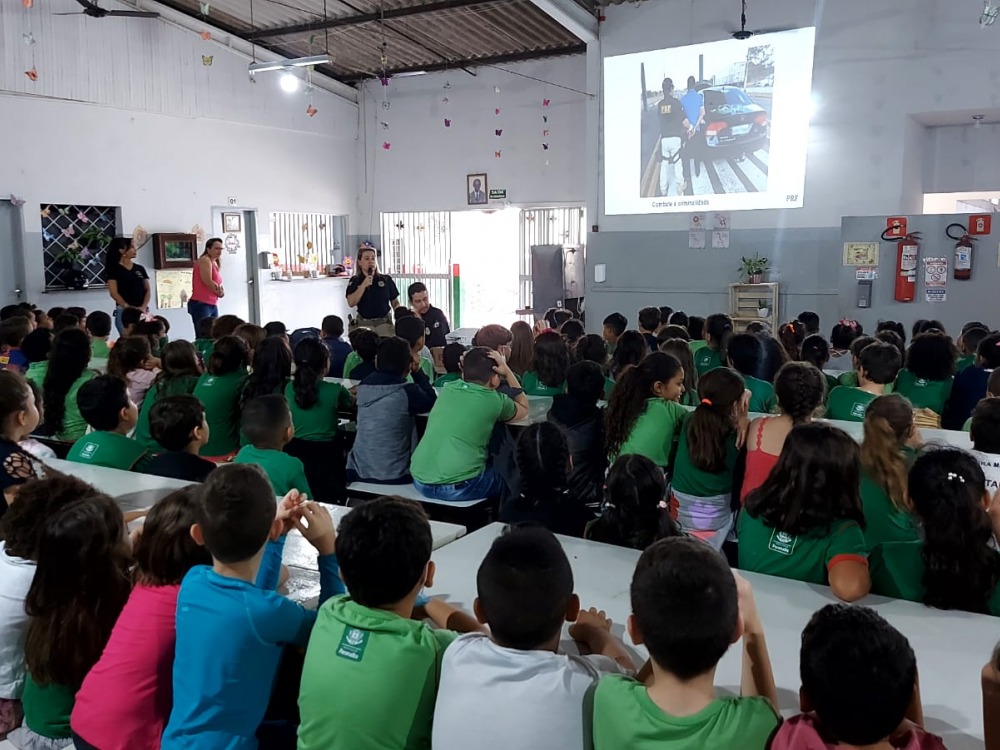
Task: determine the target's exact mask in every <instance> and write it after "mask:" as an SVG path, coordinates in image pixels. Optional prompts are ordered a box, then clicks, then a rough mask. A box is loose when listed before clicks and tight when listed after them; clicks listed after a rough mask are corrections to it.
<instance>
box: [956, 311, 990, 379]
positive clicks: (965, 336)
mask: <svg viewBox="0 0 1000 750" xmlns="http://www.w3.org/2000/svg"><path fill="white" fill-rule="evenodd" d="M989 335H990V331H989V329H988V328H987V327H986V326H984V325H982V324H981V323H966V324H965V325H964V326H963V327H962V335H961V336H959V337H958V341H956V342H955V348H956V349H957V350H958V361H957V362H956V363H955V374H956V375H957V374H958V373H960V372H962V371H963V370H964V369H965V368H966V367H971V366H972V365H974V364H975V363H976V355H977V354H978V352H979V342H980V341H982V340H983V339H984V338H986V337H987V336H989Z"/></svg>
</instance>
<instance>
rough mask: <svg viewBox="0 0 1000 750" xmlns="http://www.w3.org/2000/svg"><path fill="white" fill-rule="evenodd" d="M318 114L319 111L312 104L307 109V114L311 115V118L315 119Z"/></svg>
mask: <svg viewBox="0 0 1000 750" xmlns="http://www.w3.org/2000/svg"><path fill="white" fill-rule="evenodd" d="M317 112H319V110H318V109H316V108H315V107H314V106H313V105H311V104H310V105H309V106H308V107H306V114H307V115H309V116H310V117H315V116H316V113H317Z"/></svg>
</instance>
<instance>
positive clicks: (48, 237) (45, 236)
mask: <svg viewBox="0 0 1000 750" xmlns="http://www.w3.org/2000/svg"><path fill="white" fill-rule="evenodd" d="M42 239H43V240H45V241H46V242H52V240H54V239H55V236H53V235H51V234H49V233H48V232H46V231H43V232H42Z"/></svg>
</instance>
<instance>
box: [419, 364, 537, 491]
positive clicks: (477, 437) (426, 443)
mask: <svg viewBox="0 0 1000 750" xmlns="http://www.w3.org/2000/svg"><path fill="white" fill-rule="evenodd" d="M516 413H517V405H516V404H515V403H514V402H513V401H511V399H510V398H509V397H507V396H505V395H504V394H502V393H498V392H497V391H495V390H493V389H492V388H487V387H486V386H483V385H479V384H478V383H468V382H466V381H464V380H456V381H453V382H451V383H448V384H446V385H445V387H444V388H442V389H441V392H440V393H439V394H438V398H437V401H436V402H435V403H434V408H433V409H431V413H430V415H429V416H428V417H427V429H426V430H425V431H424V436H423V438H422V439H421V441H420V443H419V444H418V445H417V449H416V450H415V451H414V452H413V457H412V458H411V459H410V474H412V475H413V478H414V479H416V480H417V481H418V482H423V483H424V484H457V483H459V482H464V481H466V480H467V479H474V478H475V477H478V476H479V475H480V474H482V473H483V471H485V470H486V449H487V447H488V446H489V443H490V435H492V433H493V425H495V424H496V423H497V422H507V421H509V420H510V419H512V418H513V416H514V415H515V414H516Z"/></svg>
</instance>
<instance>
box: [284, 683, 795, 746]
mask: <svg viewBox="0 0 1000 750" xmlns="http://www.w3.org/2000/svg"><path fill="white" fill-rule="evenodd" d="M779 722H780V720H779V718H778V715H777V714H776V713H775V712H774V709H773V708H771V704H770V703H768V702H767V699H766V698H761V697H759V696H754V697H747V698H717V699H716V700H714V701H712V702H711V703H710V704H709V705H708V706H706V707H705V708H703V709H702V710H701V711H699V712H698V713H696V714H692V715H691V716H671V715H670V714H668V713H666V712H665V711H664V710H663V709H662V708H660V707H659V706H657V705H656V704H655V703H654V702H653V700H652V699H651V698H650V697H649V694H648V693H647V692H646V687H645V685H643V684H642V683H641V682H637V681H636V680H635V679H633V678H631V677H624V676H619V675H609V676H608V677H605V678H604V679H602V680H601V681H600V683H598V685H597V690H596V691H595V692H594V716H593V737H594V750H622V749H623V748H628V750H667V749H668V748H669V750H723V748H726V749H727V750H728V749H729V748H733V749H735V748H739V750H763V749H764V747H766V745H767V741H768V739H769V738H770V736H771V733H772V732H774V730H775V728H776V727H777V726H778V724H779ZM300 750H301V748H300Z"/></svg>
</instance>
